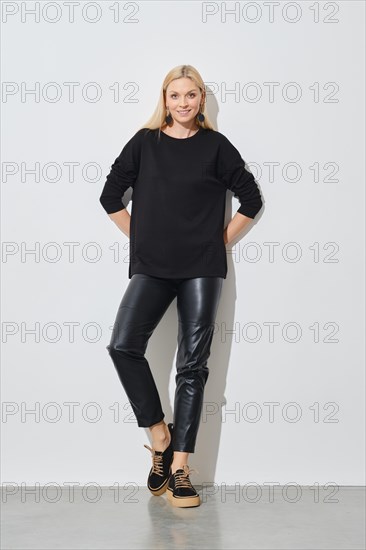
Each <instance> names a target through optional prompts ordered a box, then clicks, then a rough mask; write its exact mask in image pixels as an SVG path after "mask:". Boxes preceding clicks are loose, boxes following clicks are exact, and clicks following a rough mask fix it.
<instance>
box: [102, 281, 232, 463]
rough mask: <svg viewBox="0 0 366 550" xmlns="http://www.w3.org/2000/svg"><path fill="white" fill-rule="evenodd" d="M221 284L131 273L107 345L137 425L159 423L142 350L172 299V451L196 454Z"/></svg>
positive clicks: (160, 414) (160, 413)
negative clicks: (174, 353)
mask: <svg viewBox="0 0 366 550" xmlns="http://www.w3.org/2000/svg"><path fill="white" fill-rule="evenodd" d="M223 280H224V279H223V278H222V277H197V278H191V279H163V278H160V277H153V276H151V275H145V274H140V273H136V274H134V275H133V276H132V277H131V279H130V281H129V284H128V287H127V289H126V291H125V293H124V296H123V298H122V301H121V304H120V306H119V309H118V312H117V317H116V321H115V324H114V327H113V332H112V338H111V342H110V344H109V345H108V346H107V350H108V352H109V354H110V356H111V358H112V361H113V363H114V366H115V368H116V370H117V374H118V376H119V379H120V381H121V383H122V385H123V387H124V390H125V392H126V394H127V397H128V400H129V402H130V404H131V407H132V409H133V412H134V414H135V416H136V419H137V424H138V426H140V427H149V426H152V425H153V424H157V423H158V422H160V421H161V420H163V418H164V417H165V414H164V412H163V410H162V406H161V401H160V397H159V393H158V390H157V387H156V385H155V381H154V378H153V375H152V372H151V370H150V367H149V364H148V361H147V360H146V358H145V352H146V348H147V344H148V340H149V338H150V336H151V335H152V333H153V331H154V329H155V328H156V326H157V325H158V323H159V321H160V320H161V319H162V317H163V315H164V313H165V311H166V310H167V309H168V307H169V305H170V303H171V302H172V301H173V299H174V298H175V297H177V311H178V327H179V329H178V351H177V362H176V370H177V374H176V377H175V380H176V390H175V398H174V418H173V423H174V430H173V450H174V451H183V452H187V453H194V450H195V444H196V438H197V433H198V428H199V423H200V416H201V411H202V404H203V395H204V387H205V384H206V381H207V378H208V374H209V369H208V366H207V361H208V358H209V356H210V347H211V342H212V338H213V331H214V324H215V318H216V313H217V309H218V305H219V300H220V296H221V289H222V284H223Z"/></svg>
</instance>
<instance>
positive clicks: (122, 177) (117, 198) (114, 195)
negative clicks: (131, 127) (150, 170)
mask: <svg viewBox="0 0 366 550" xmlns="http://www.w3.org/2000/svg"><path fill="white" fill-rule="evenodd" d="M140 138H141V132H138V133H137V134H135V136H133V137H132V138H131V139H130V140H129V141H128V142H127V143H126V145H125V146H124V147H123V149H122V151H121V152H120V154H119V155H118V157H117V158H116V159H115V161H114V163H113V164H112V166H111V170H110V172H109V174H108V176H107V180H106V182H105V185H104V188H103V191H102V194H101V196H100V198H99V201H100V203H101V205H102V206H103V208H104V210H105V211H106V212H107V213H108V214H113V213H114V212H119V211H120V210H123V209H124V208H125V205H124V204H123V202H122V197H123V195H124V193H125V192H126V191H127V189H128V188H129V187H132V188H133V186H134V183H135V181H136V179H137V176H138V170H139V164H140V147H141V139H140Z"/></svg>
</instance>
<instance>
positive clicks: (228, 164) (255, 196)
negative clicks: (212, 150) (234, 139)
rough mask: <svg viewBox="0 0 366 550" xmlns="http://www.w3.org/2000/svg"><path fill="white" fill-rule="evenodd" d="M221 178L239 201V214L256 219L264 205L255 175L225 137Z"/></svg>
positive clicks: (222, 148)
mask: <svg viewBox="0 0 366 550" xmlns="http://www.w3.org/2000/svg"><path fill="white" fill-rule="evenodd" d="M219 177H220V179H222V181H223V182H224V184H225V186H226V188H227V189H230V191H232V192H233V193H234V196H235V197H236V198H237V199H238V200H239V202H240V207H239V208H238V209H237V212H240V214H244V216H247V217H248V218H252V219H253V218H255V216H256V215H257V213H258V212H259V210H260V209H261V208H262V204H263V203H262V199H261V196H260V193H259V189H258V186H257V184H256V183H255V180H254V176H253V174H252V173H251V172H249V171H248V170H247V169H246V168H245V161H244V160H243V159H242V157H241V155H240V153H239V151H238V150H237V149H236V147H234V145H233V144H232V143H231V142H230V141H229V140H228V139H227V138H226V137H225V136H223V138H222V141H221V144H220V155H219Z"/></svg>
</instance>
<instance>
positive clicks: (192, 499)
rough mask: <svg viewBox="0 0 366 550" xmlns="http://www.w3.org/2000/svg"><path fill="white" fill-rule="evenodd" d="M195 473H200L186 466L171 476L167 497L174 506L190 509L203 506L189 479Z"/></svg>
mask: <svg viewBox="0 0 366 550" xmlns="http://www.w3.org/2000/svg"><path fill="white" fill-rule="evenodd" d="M193 471H195V472H197V473H198V471H197V470H194V468H192V469H191V470H190V469H189V467H188V464H185V465H184V466H183V468H178V470H177V471H176V472H174V474H173V473H172V475H171V476H170V478H169V483H168V489H167V497H168V500H169V501H170V503H171V504H172V505H173V506H179V507H180V508H188V507H190V506H199V505H200V504H201V499H200V496H199V494H198V493H197V491H196V489H195V488H194V487H193V486H192V483H191V481H190V479H189V474H190V473H191V472H193Z"/></svg>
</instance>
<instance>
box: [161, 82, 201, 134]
mask: <svg viewBox="0 0 366 550" xmlns="http://www.w3.org/2000/svg"><path fill="white" fill-rule="evenodd" d="M202 99H203V98H202V94H201V90H200V89H199V88H198V86H197V85H196V84H195V83H194V82H193V80H191V79H190V78H185V77H182V78H177V79H175V80H172V82H171V83H170V84H169V86H168V87H167V90H166V97H165V105H166V107H167V109H168V110H169V113H170V114H171V116H172V118H173V121H174V123H176V122H177V123H178V124H180V125H182V126H185V127H186V128H188V127H191V126H192V121H194V119H195V117H196V116H197V114H198V112H199V111H200V105H201V103H202Z"/></svg>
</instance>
